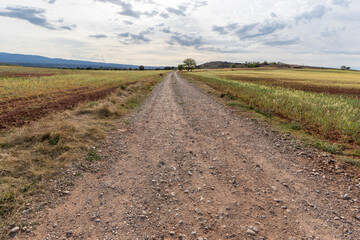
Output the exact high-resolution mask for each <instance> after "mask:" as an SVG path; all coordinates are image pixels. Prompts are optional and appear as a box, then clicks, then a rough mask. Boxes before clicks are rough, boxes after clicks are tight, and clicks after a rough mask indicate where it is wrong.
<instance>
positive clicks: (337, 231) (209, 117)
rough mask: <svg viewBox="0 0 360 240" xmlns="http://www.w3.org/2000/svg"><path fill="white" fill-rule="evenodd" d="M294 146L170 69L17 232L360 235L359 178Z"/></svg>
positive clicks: (35, 235)
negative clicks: (95, 160) (68, 186)
mask: <svg viewBox="0 0 360 240" xmlns="http://www.w3.org/2000/svg"><path fill="white" fill-rule="evenodd" d="M119 128H120V123H119ZM294 146H295V145H294V144H293V145H292V144H291V140H287V138H286V136H285V137H284V136H279V134H277V133H273V132H271V131H270V130H268V129H267V128H266V127H261V126H259V125H258V124H257V123H255V122H254V121H252V120H251V119H248V118H246V117H244V116H242V115H241V114H240V115H239V114H235V113H233V112H231V110H229V109H227V108H226V107H224V106H223V105H221V104H220V103H218V102H217V100H215V99H213V98H212V97H210V96H208V95H207V94H205V93H204V92H203V91H202V90H199V89H197V88H196V87H195V86H194V85H192V84H190V83H189V82H187V81H186V80H184V79H183V78H181V76H179V75H178V74H177V73H171V74H170V75H169V76H168V77H166V79H165V80H164V81H163V82H162V83H161V84H159V85H158V86H157V87H156V88H155V90H154V91H153V93H152V95H151V96H150V98H149V99H148V100H147V102H146V103H145V104H144V105H143V106H142V108H141V109H140V111H139V112H138V113H135V114H134V116H133V118H132V123H131V124H130V126H129V127H128V128H127V129H124V128H123V127H122V128H121V129H119V130H118V131H115V132H113V133H111V134H110V136H109V137H108V139H107V141H106V143H105V145H104V146H103V147H102V148H101V155H102V156H103V158H105V159H106V161H105V162H106V163H104V164H103V167H102V168H99V170H98V171H97V172H96V173H86V174H84V175H83V177H81V178H78V180H77V181H76V184H75V186H74V187H73V189H72V190H71V191H70V194H69V195H68V196H66V197H64V198H63V199H62V200H61V201H60V202H58V203H56V204H53V205H52V206H50V207H46V208H45V209H44V210H43V211H42V212H41V213H39V216H38V217H37V219H36V221H37V222H39V225H38V226H37V229H36V230H34V231H32V232H31V233H29V234H28V235H27V236H26V233H25V232H23V233H19V234H18V235H17V236H16V237H15V239H25V238H26V237H27V239H73V238H74V239H199V240H200V239H360V212H359V209H360V204H359V200H358V199H357V198H358V196H360V195H359V185H356V183H355V182H354V181H352V180H350V179H348V178H349V177H348V176H346V174H344V172H343V171H341V168H340V169H339V170H338V171H337V170H334V171H328V170H326V167H324V164H321V162H326V164H328V163H327V161H329V159H330V158H329V157H328V156H326V155H325V156H324V155H323V154H322V153H318V152H316V151H315V150H306V152H305V150H303V149H299V150H296V149H295V147H294ZM329 162H330V163H329V164H330V165H331V164H333V163H331V161H329ZM334 168H335V166H334Z"/></svg>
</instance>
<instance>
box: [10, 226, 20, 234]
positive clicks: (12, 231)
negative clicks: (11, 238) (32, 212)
mask: <svg viewBox="0 0 360 240" xmlns="http://www.w3.org/2000/svg"><path fill="white" fill-rule="evenodd" d="M18 231H20V228H19V227H18V226H16V227H14V228H12V229H11V230H10V234H15V233H17V232H18Z"/></svg>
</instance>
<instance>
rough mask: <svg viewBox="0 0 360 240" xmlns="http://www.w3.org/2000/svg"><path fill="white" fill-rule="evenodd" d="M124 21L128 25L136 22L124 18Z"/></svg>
mask: <svg viewBox="0 0 360 240" xmlns="http://www.w3.org/2000/svg"><path fill="white" fill-rule="evenodd" d="M124 23H125V24H126V25H133V24H134V22H131V21H127V20H124Z"/></svg>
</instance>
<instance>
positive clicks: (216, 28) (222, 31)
mask: <svg viewBox="0 0 360 240" xmlns="http://www.w3.org/2000/svg"><path fill="white" fill-rule="evenodd" d="M237 26H238V25H237V24H236V23H232V24H228V25H226V26H223V27H221V26H216V25H214V26H213V27H212V30H213V31H214V32H217V33H219V34H220V35H226V34H228V33H229V31H232V30H234V29H236V28H237Z"/></svg>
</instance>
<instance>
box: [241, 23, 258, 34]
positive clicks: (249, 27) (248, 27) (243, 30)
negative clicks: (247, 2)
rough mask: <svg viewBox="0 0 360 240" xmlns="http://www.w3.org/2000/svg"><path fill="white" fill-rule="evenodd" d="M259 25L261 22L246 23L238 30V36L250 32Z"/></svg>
mask: <svg viewBox="0 0 360 240" xmlns="http://www.w3.org/2000/svg"><path fill="white" fill-rule="evenodd" d="M257 25H259V23H252V24H247V25H244V26H242V27H241V28H240V29H238V30H237V31H236V34H237V35H238V36H239V35H242V34H245V33H247V32H249V31H250V30H253V29H254V28H255V27H256V26H257Z"/></svg>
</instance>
